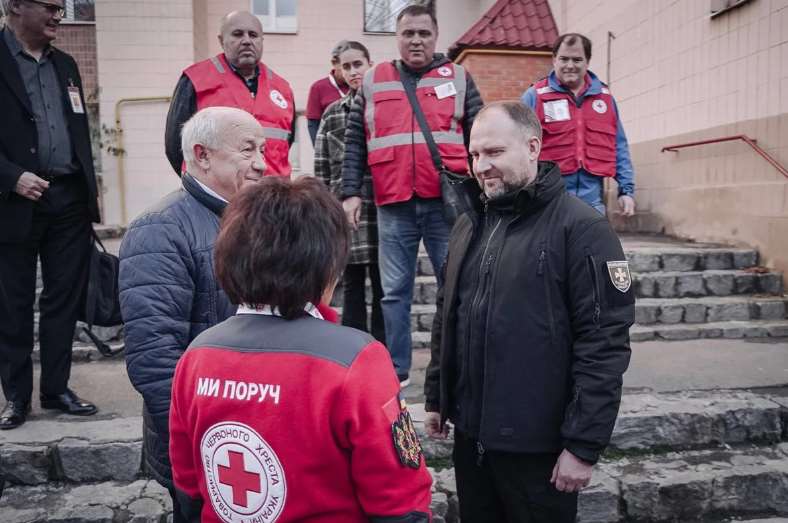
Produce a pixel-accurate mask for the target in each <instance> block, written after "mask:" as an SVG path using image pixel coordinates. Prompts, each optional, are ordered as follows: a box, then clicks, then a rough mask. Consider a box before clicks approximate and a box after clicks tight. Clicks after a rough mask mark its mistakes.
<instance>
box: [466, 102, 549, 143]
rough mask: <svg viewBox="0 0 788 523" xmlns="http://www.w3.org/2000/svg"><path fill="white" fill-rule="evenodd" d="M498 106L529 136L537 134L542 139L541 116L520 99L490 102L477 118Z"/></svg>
mask: <svg viewBox="0 0 788 523" xmlns="http://www.w3.org/2000/svg"><path fill="white" fill-rule="evenodd" d="M496 107H497V108H498V109H501V110H502V111H503V112H505V113H506V114H507V115H508V116H509V118H511V119H512V121H513V122H514V123H516V124H517V126H518V127H520V128H521V129H522V130H523V133H524V134H525V135H526V136H527V137H529V138H530V137H531V136H536V137H537V138H539V139H540V140H541V139H542V124H540V123H539V118H538V117H537V116H536V113H534V112H533V110H532V109H531V108H530V107H528V106H527V105H525V104H524V103H522V102H521V101H519V100H502V101H500V102H491V103H488V104H487V105H485V106H484V107H482V108H481V110H480V111H479V112H478V113H477V114H476V119H477V120H478V119H479V117H480V116H482V115H483V114H484V113H485V112H487V111H489V110H490V109H494V108H496Z"/></svg>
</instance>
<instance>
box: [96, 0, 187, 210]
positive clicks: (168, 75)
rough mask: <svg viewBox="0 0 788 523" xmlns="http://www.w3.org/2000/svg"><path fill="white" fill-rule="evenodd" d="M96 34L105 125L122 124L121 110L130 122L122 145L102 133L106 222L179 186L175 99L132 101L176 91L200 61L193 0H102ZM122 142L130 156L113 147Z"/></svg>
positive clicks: (125, 121) (124, 121)
mask: <svg viewBox="0 0 788 523" xmlns="http://www.w3.org/2000/svg"><path fill="white" fill-rule="evenodd" d="M96 40H97V53H98V75H99V86H100V96H99V102H100V112H101V120H102V124H103V125H104V126H105V127H107V128H110V129H113V128H115V123H116V122H115V118H116V116H115V115H116V111H119V113H118V114H119V115H120V119H121V123H122V128H123V133H122V138H121V139H122V144H120V143H119V142H118V136H117V135H113V134H112V133H104V134H103V137H102V140H103V142H104V144H105V147H104V152H103V153H102V158H101V161H102V175H103V180H104V189H105V194H104V221H105V223H111V224H123V223H128V221H130V220H131V219H133V218H134V216H136V215H137V214H139V213H140V212H142V211H143V210H144V209H145V208H146V207H148V206H149V205H151V204H152V203H154V202H155V201H156V200H157V199H158V198H160V197H161V196H163V195H165V194H167V193H168V192H170V191H172V190H173V189H175V188H176V187H178V185H179V180H178V178H177V177H176V176H175V174H174V173H173V172H172V168H171V167H170V165H169V163H168V162H167V160H166V157H165V156H164V121H165V117H166V114H167V103H166V102H160V101H158V102H156V101H154V102H149V101H137V102H128V100H129V99H132V98H146V97H162V96H169V95H170V94H171V93H172V89H173V87H174V85H175V81H176V80H177V77H178V71H180V70H181V69H183V68H184V67H185V66H187V65H188V64H189V63H191V62H192V61H193V58H194V33H193V15H192V0H166V1H162V0H101V1H100V2H96ZM124 101H127V102H125V103H124ZM119 102H121V105H120V106H118V103H119ZM118 145H122V148H123V149H124V150H125V154H124V155H122V156H117V155H114V154H111V153H109V152H107V150H106V149H107V146H113V147H117V146H118ZM121 171H122V172H121ZM121 175H123V176H121ZM124 209H125V213H124ZM124 214H125V216H124Z"/></svg>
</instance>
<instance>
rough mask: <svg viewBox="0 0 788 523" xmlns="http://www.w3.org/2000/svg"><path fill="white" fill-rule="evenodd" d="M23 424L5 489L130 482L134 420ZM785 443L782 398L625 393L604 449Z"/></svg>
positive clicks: (10, 439) (787, 432)
mask: <svg viewBox="0 0 788 523" xmlns="http://www.w3.org/2000/svg"><path fill="white" fill-rule="evenodd" d="M411 411H412V415H413V418H414V420H415V422H416V425H417V430H418V431H419V432H420V434H421V436H422V437H421V439H422V441H423V445H424V452H425V456H426V457H427V458H428V459H430V460H433V459H446V458H449V457H450V456H451V448H452V443H451V440H450V439H449V440H433V439H429V438H426V436H424V433H423V429H422V426H421V423H422V422H423V419H424V411H423V404H419V403H416V404H412V405H411ZM101 415H102V416H104V417H103V418H92V417H91V418H73V417H72V418H69V417H65V416H63V417H59V418H56V419H51V418H50V419H47V418H45V419H30V420H29V421H28V422H27V423H26V424H25V425H23V426H22V427H20V428H19V429H15V430H12V431H7V432H4V433H2V435H0V441H2V443H3V445H2V447H0V463H2V470H3V475H4V476H5V478H6V480H7V481H8V482H9V483H12V484H24V485H37V484H43V483H49V482H58V481H61V482H62V481H65V482H71V483H86V482H90V483H92V482H101V481H132V480H134V479H135V478H138V477H139V476H140V472H141V456H142V418H141V417H139V416H125V417H114V416H111V415H109V416H107V415H105V414H101ZM782 439H788V398H785V397H780V396H774V395H764V394H755V393H752V392H743V391H714V392H701V391H698V392H681V393H664V394H625V395H624V397H623V400H622V404H621V409H620V413H619V418H618V421H617V423H616V428H615V430H614V433H613V438H612V440H611V445H610V448H611V451H622V452H632V451H645V450H654V449H665V448H669V449H672V450H682V449H697V448H709V447H719V446H722V445H741V444H756V443H757V444H772V443H777V442H780V441H781V440H782Z"/></svg>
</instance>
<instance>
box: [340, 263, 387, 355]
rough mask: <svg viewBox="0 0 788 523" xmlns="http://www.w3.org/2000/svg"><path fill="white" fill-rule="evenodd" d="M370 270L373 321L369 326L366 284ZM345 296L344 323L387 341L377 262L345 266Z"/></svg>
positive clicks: (381, 340) (380, 340)
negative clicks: (381, 306)
mask: <svg viewBox="0 0 788 523" xmlns="http://www.w3.org/2000/svg"><path fill="white" fill-rule="evenodd" d="M367 272H369V281H370V283H371V284H372V321H371V322H370V323H371V325H370V328H367V300H366V293H365V285H366V279H367ZM343 282H344V283H343V284H344V297H343V303H342V325H346V326H348V327H353V328H354V329H359V330H362V331H365V332H369V333H370V334H372V336H374V337H375V339H376V340H378V341H379V342H381V343H386V327H385V324H384V323H383V310H382V309H381V308H380V299H381V298H383V287H381V286H380V272H379V271H378V264H377V263H370V264H361V263H358V264H353V265H348V266H346V267H345V276H344V278H343Z"/></svg>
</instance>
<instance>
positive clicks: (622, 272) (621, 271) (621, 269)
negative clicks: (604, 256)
mask: <svg viewBox="0 0 788 523" xmlns="http://www.w3.org/2000/svg"><path fill="white" fill-rule="evenodd" d="M607 274H608V276H610V281H611V282H612V283H613V287H615V288H616V289H618V290H619V291H621V292H623V293H626V292H627V291H628V290H629V288H630V287H631V286H632V274H630V272H629V262H628V261H626V260H625V261H609V262H607Z"/></svg>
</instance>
